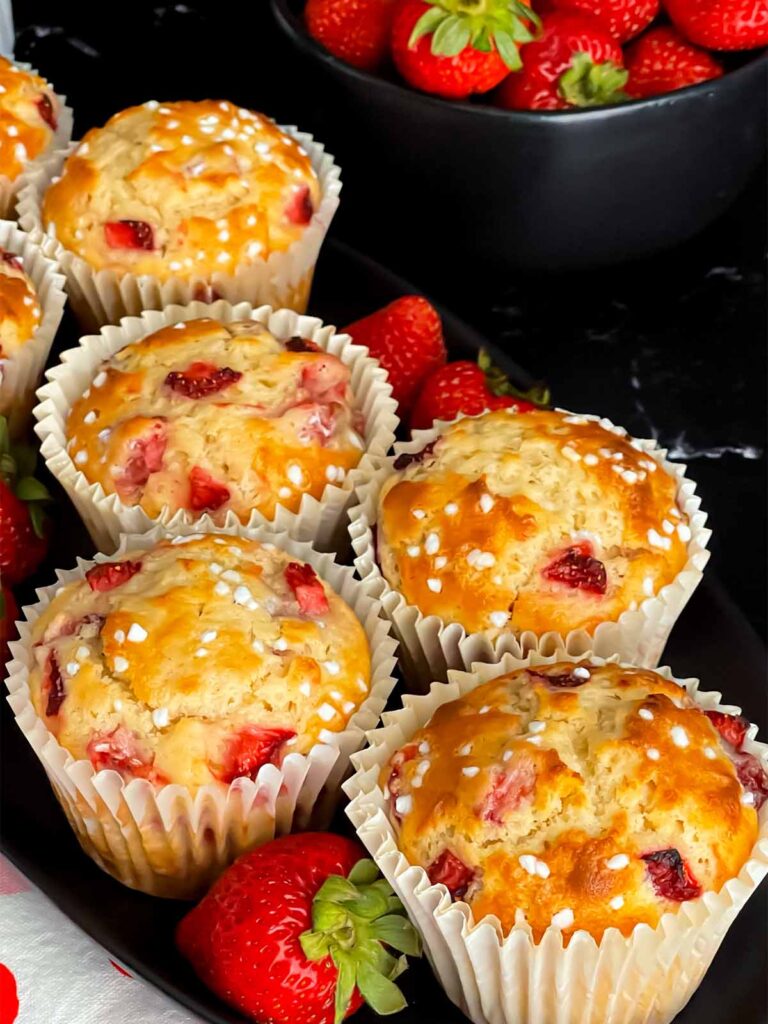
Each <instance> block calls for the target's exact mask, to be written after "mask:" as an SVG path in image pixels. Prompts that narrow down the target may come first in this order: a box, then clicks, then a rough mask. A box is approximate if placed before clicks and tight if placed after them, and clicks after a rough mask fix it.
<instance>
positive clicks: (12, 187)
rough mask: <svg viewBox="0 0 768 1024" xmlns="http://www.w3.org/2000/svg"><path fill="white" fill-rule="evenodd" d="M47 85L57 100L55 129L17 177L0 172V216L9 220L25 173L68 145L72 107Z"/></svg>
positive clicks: (26, 67) (30, 69)
mask: <svg viewBox="0 0 768 1024" xmlns="http://www.w3.org/2000/svg"><path fill="white" fill-rule="evenodd" d="M13 63H14V64H15V65H16V67H17V68H21V69H22V71H28V72H31V73H32V74H33V75H38V76H39V77H40V78H44V77H45V76H44V75H41V74H40V72H39V71H36V70H35V69H34V68H33V67H32V65H31V64H24V63H23V62H22V61H20V60H14V61H13ZM46 81H47V79H46ZM48 85H49V91H50V92H53V94H54V95H55V96H56V99H57V100H58V101H59V119H58V124H57V125H56V131H55V132H54V133H53V138H52V139H51V141H50V143H49V144H48V146H47V147H46V149H44V150H43V152H42V153H39V154H38V155H37V156H36V157H35V158H34V159H33V160H30V161H29V163H28V164H27V166H26V167H25V168H24V170H23V171H22V173H21V174H20V175H19V176H18V177H16V178H8V177H6V176H5V175H4V174H0V217H3V218H7V219H9V220H13V219H15V217H16V199H17V197H18V194H19V192H20V190H21V189H22V188H23V187H24V183H25V182H26V180H27V178H26V175H27V174H29V173H32V172H34V171H35V170H36V169H37V168H39V167H42V166H43V165H44V164H45V163H46V162H47V161H48V160H50V159H51V156H52V155H53V153H55V152H57V151H58V150H60V149H62V148H63V147H65V146H68V145H69V140H70V139H71V138H72V124H73V113H72V108H71V107H68V106H67V105H66V99H67V97H66V96H60V95H59V94H58V93H57V92H55V90H54V89H53V88H52V87H50V82H49V83H48Z"/></svg>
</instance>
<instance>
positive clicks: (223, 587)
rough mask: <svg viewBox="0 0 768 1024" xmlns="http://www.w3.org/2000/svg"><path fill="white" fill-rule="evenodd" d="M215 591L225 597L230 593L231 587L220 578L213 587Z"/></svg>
mask: <svg viewBox="0 0 768 1024" xmlns="http://www.w3.org/2000/svg"><path fill="white" fill-rule="evenodd" d="M244 589H245V588H244ZM213 592H214V594H218V595H219V597H224V596H225V595H226V594H228V593H229V587H228V586H227V584H226V583H223V582H222V581H221V580H219V582H218V583H217V584H216V586H215V587H214V588H213Z"/></svg>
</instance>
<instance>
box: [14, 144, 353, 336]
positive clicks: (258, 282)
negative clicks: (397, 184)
mask: <svg viewBox="0 0 768 1024" xmlns="http://www.w3.org/2000/svg"><path fill="white" fill-rule="evenodd" d="M281 127H282V126H281ZM282 130H283V131H284V132H286V133H287V134H288V135H290V136H291V137H292V138H294V139H295V140H296V141H297V142H298V143H299V144H300V145H301V147H302V148H303V149H304V151H305V152H306V153H307V155H308V156H309V158H310V160H311V162H312V166H313V168H314V169H315V173H316V174H317V177H318V180H319V183H320V204H319V206H318V208H317V210H315V213H314V214H313V216H312V220H311V221H310V223H309V224H308V225H307V227H306V229H305V231H304V233H303V234H302V236H301V238H300V239H298V240H297V241H295V242H294V243H293V245H291V246H290V247H289V248H288V249H287V250H286V251H285V252H273V253H272V254H271V255H270V256H269V257H268V259H266V260H256V261H253V262H250V263H247V264H243V265H242V266H240V267H238V268H237V269H236V271H235V273H234V274H225V273H221V272H216V273H215V274H213V275H212V276H210V277H197V278H190V279H185V278H179V277H170V278H168V279H166V280H165V281H160V280H159V279H157V278H155V277H153V276H151V275H149V274H143V275H135V274H122V275H121V274H117V273H115V271H113V270H94V269H93V268H92V267H91V266H90V265H89V264H88V263H86V261H85V260H84V259H82V257H80V256H77V255H76V254H75V253H73V252H70V251H69V250H68V249H65V248H64V247H63V245H61V243H60V242H58V241H57V240H56V238H55V236H54V235H53V234H51V233H50V232H46V231H45V230H44V228H43V223H42V216H41V204H42V197H43V195H44V193H45V191H46V189H47V188H48V186H49V184H50V183H51V181H52V179H53V178H55V177H56V175H58V174H60V173H61V168H62V165H63V163H64V161H65V159H66V158H67V156H69V154H70V153H71V152H72V151H73V150H75V149H76V148H77V146H78V143H72V144H71V145H70V146H68V147H67V148H66V149H61V150H59V151H58V152H57V153H56V156H55V158H54V159H51V160H49V161H47V162H46V163H45V164H44V165H42V166H34V167H30V168H29V169H28V170H27V171H26V172H25V173H24V175H23V176H22V178H23V181H22V183H21V187H20V190H19V199H18V204H17V209H18V214H19V222H20V223H21V225H22V227H24V228H25V230H27V231H29V232H30V233H32V234H33V235H34V236H35V238H39V239H40V241H41V244H42V245H43V247H44V249H45V251H46V253H49V254H51V255H55V256H56V257H57V259H58V260H59V263H60V264H61V267H62V269H63V271H64V273H65V274H66V276H67V285H68V291H69V296H70V301H71V303H72V309H73V310H74V312H75V315H76V316H77V318H78V320H79V321H80V323H81V325H82V326H83V327H84V328H85V329H86V330H98V328H99V327H101V326H102V324H115V323H117V322H118V321H119V320H120V318H121V317H123V316H130V315H137V314H139V313H141V311H142V310H144V309H163V308H164V307H165V306H168V305H170V304H171V303H180V304H185V303H188V302H192V301H193V300H195V299H200V298H201V297H205V298H207V299H209V300H211V301H212V300H213V299H217V298H221V299H226V300H227V301H228V302H240V301H241V300H244V301H246V302H250V303H252V304H253V305H262V304H268V305H270V306H274V307H282V306H284V307H286V308H288V309H295V310H297V311H298V312H299V313H303V312H304V310H305V309H306V308H307V301H308V299H309V290H310V287H311V285H312V275H313V273H314V269H315V263H316V262H317V257H318V253H319V252H320V246H321V245H322V243H323V239H324V238H325V234H326V232H327V230H328V228H329V226H330V223H331V221H332V219H333V215H334V213H335V212H336V208H337V206H338V205H339V193H340V192H341V177H340V175H341V171H340V168H339V167H338V166H337V165H336V164H335V163H334V160H333V157H332V156H331V155H330V154H329V153H326V152H325V149H324V148H323V146H322V145H321V144H320V143H319V142H315V140H314V139H313V137H312V136H311V135H307V134H306V133H305V132H300V131H298V129H296V128H295V127H292V126H290V127H282Z"/></svg>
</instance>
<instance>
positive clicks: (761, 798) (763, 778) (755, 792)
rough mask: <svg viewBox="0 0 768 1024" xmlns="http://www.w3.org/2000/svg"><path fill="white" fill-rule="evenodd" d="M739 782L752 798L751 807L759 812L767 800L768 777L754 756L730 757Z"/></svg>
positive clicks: (743, 754)
mask: <svg viewBox="0 0 768 1024" xmlns="http://www.w3.org/2000/svg"><path fill="white" fill-rule="evenodd" d="M731 760H732V761H733V766H734V768H735V769H736V775H737V776H738V779H739V782H740V783H741V784H742V786H743V787H744V789H745V791H746V793H748V794H750V796H751V797H752V806H753V807H754V808H755V810H756V811H759V810H760V808H761V807H762V806H763V804H764V803H765V801H766V800H768V775H766V773H765V770H764V769H763V766H762V765H761V764H760V762H759V761H758V759H757V758H756V757H755V756H754V754H747V753H745V752H743V751H742V752H741V753H735V754H732V755H731Z"/></svg>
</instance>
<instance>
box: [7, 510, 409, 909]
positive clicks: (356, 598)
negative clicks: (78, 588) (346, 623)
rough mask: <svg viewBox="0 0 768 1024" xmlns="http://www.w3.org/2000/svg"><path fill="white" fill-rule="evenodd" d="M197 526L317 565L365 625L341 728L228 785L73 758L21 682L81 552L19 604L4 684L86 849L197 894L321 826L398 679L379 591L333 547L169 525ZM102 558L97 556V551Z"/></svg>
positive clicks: (145, 538)
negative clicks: (253, 857) (273, 845)
mask: <svg viewBox="0 0 768 1024" xmlns="http://www.w3.org/2000/svg"><path fill="white" fill-rule="evenodd" d="M196 532H206V533H207V532H215V533H219V534H229V535H238V536H241V537H247V538H251V539H254V540H259V541H262V542H271V543H273V544H275V545H276V546H277V547H279V548H281V549H282V550H284V551H287V552H289V553H290V554H291V555H294V556H295V557H297V558H300V559H301V560H302V561H306V562H308V563H309V564H310V565H312V566H314V568H315V570H316V571H317V573H318V575H319V576H320V577H321V578H322V579H323V580H325V581H326V582H327V583H328V584H330V586H331V587H333V589H334V590H335V591H336V593H337V594H339V595H340V596H341V597H342V598H343V599H344V600H345V601H346V602H347V604H348V605H349V606H350V607H351V608H352V610H353V611H354V612H355V614H356V616H357V618H358V620H359V621H360V623H361V625H362V626H363V628H364V629H365V633H366V636H367V638H368V643H369V646H370V652H371V687H370V692H369V695H368V697H366V699H365V700H364V701H363V703H362V704H361V705H360V707H359V708H358V709H357V711H356V712H355V713H354V714H353V715H352V716H351V718H350V719H349V722H348V723H347V727H346V728H345V729H344V730H342V731H340V732H338V733H334V734H333V735H332V736H330V734H329V737H328V738H327V739H326V740H324V741H323V742H320V743H317V744H315V745H314V746H313V747H312V748H311V750H310V751H309V753H308V754H306V755H303V754H299V753H289V754H288V755H287V756H286V757H285V759H284V760H283V763H282V765H281V766H280V767H279V768H278V767H276V766H274V765H271V764H268V765H264V766H262V767H261V768H260V769H259V771H258V774H257V776H256V779H255V780H251V779H249V778H241V779H236V780H235V781H234V782H232V783H231V784H230V785H229V786H228V787H226V786H224V785H207V786H201V787H200V788H199V789H198V790H197V791H196V792H195V793H194V794H193V793H192V792H191V791H190V790H188V789H187V788H186V787H184V786H180V785H175V784H174V785H166V786H153V785H152V784H151V783H150V782H148V781H146V780H144V779H133V780H132V781H130V782H128V783H127V784H126V783H125V782H123V780H122V779H121V777H120V775H119V774H118V773H117V772H114V771H111V770H103V771H98V772H97V771H95V770H94V768H93V766H92V765H91V763H90V761H87V760H78V761H76V760H75V759H74V758H73V757H72V756H71V754H69V753H68V752H67V751H66V750H65V749H64V748H63V747H62V746H61V745H60V744H59V743H58V741H57V740H56V739H55V737H54V736H53V735H52V734H51V733H50V732H49V731H48V729H47V728H46V727H45V724H44V722H43V721H42V719H41V718H40V717H39V716H38V715H37V713H36V711H35V708H34V706H33V704H32V702H31V699H30V692H29V686H28V674H29V670H30V668H32V667H33V665H34V652H33V649H32V643H31V626H32V624H33V623H34V622H35V621H36V620H37V619H38V618H39V617H40V615H41V614H42V612H43V611H44V609H45V608H46V607H47V606H48V604H49V603H50V601H51V599H52V598H53V596H54V594H55V593H56V591H57V590H58V589H59V588H60V587H61V585H63V584H66V583H70V582H71V581H73V580H76V579H81V578H82V577H83V576H84V574H85V572H86V570H87V569H88V568H89V567H90V566H91V565H93V564H94V563H93V562H91V561H85V560H83V559H78V564H77V568H75V569H71V570H59V571H58V572H57V576H58V580H59V582H58V583H55V584H53V585H52V586H49V587H45V588H43V589H41V590H38V591H37V596H38V598H39V601H38V603H37V604H35V605H30V606H29V607H26V608H25V609H24V610H23V611H24V615H25V620H24V621H21V622H19V624H18V626H19V640H18V641H16V642H14V643H13V644H12V645H11V656H12V661H11V662H10V664H9V666H8V680H7V684H6V685H7V686H8V690H9V691H10V697H9V698H8V701H9V703H10V705H11V707H12V708H13V711H14V714H15V716H16V722H17V723H18V725H19V728H20V729H21V731H22V732H23V733H24V735H25V736H26V738H27V740H29V743H30V744H31V746H32V748H33V750H34V751H35V753H36V754H37V756H38V757H39V758H40V761H41V762H42V765H43V767H44V769H45V771H46V774H47V775H48V779H49V781H50V783H51V785H52V786H53V789H54V792H55V793H56V796H57V797H58V800H59V802H60V804H61V806H62V808H63V809H64V812H65V814H66V815H67V818H68V819H69V823H70V825H71V826H72V828H73V829H74V831H75V834H76V835H77V838H78V840H79V841H80V845H81V846H82V847H83V849H84V850H85V852H86V853H87V854H88V855H89V856H90V857H92V858H93V860H95V861H96V863H97V864H98V865H99V866H100V867H102V868H103V869H104V870H105V871H107V872H108V873H109V874H111V875H113V876H114V877H115V878H117V879H118V880H119V881H120V882H123V883H124V884H125V885H128V886H131V887H132V888H134V889H140V890H142V891H143V892H147V893H150V894H152V895H156V896H169V897H192V896H195V895H197V894H198V893H199V892H201V891H202V890H203V889H204V888H205V887H206V886H207V885H208V884H209V883H210V882H211V881H212V880H213V879H214V878H215V877H216V876H217V875H218V874H219V873H220V872H221V871H222V870H223V869H224V868H225V867H226V866H227V865H228V864H229V863H230V862H231V861H232V860H234V859H235V857H237V856H238V855H239V854H240V853H242V852H243V851H244V850H247V849H249V848H250V847H252V846H255V845H258V844H261V843H264V842H267V841H268V840H270V839H272V838H274V837H275V836H276V835H282V834H284V833H286V832H289V831H292V830H296V829H303V828H308V827H313V828H322V827H327V825H328V822H329V820H330V818H331V816H332V814H333V811H334V809H335V807H336V804H337V802H338V799H339V797H340V795H341V793H340V786H341V782H342V780H343V778H344V775H345V773H346V772H347V770H348V768H349V758H350V754H351V753H352V752H353V751H355V750H358V749H359V748H360V747H361V746H362V744H363V742H364V739H365V731H366V730H368V729H371V728H373V726H374V725H375V724H376V722H377V721H378V718H379V715H380V713H381V711H382V709H383V707H384V705H385V704H386V701H387V698H388V697H389V694H390V692H391V691H392V689H393V687H394V685H395V680H394V678H393V676H392V672H393V669H394V666H395V657H394V653H395V650H396V644H395V642H394V640H393V639H392V638H391V637H390V636H389V623H388V622H387V621H386V619H385V618H384V617H383V616H382V614H381V608H380V605H379V604H378V602H377V601H375V600H373V599H371V598H370V597H368V596H366V594H365V593H364V592H363V588H362V587H361V586H360V584H359V582H358V581H357V580H356V579H355V578H354V573H353V571H352V569H351V568H349V567H347V566H341V565H338V564H336V563H335V562H334V559H333V556H332V555H330V554H319V553H318V552H316V551H314V550H313V549H312V548H311V547H310V546H309V545H308V544H304V543H301V542H299V541H295V540H292V539H291V538H289V537H288V536H287V535H286V534H284V533H277V532H274V531H270V530H266V529H261V530H254V529H251V530H248V529H245V528H243V527H241V526H239V525H238V526H237V527H235V526H229V527H226V528H224V529H217V528H216V527H214V524H213V523H212V522H211V521H210V520H208V521H207V523H204V524H201V526H200V527H198V528H197V529H192V528H184V527H182V528H181V529H179V530H177V531H175V534H173V535H176V536H179V535H184V536H186V535H189V534H193V533H196ZM173 535H172V534H170V533H169V532H168V531H167V530H165V529H164V528H163V527H162V526H156V527H155V528H154V529H153V530H151V531H150V532H149V533H146V534H144V535H142V536H135V535H134V536H123V537H121V543H120V548H119V551H118V555H123V554H125V553H127V552H130V551H137V550H146V549H148V548H150V547H152V546H153V545H154V544H156V543H157V542H159V541H160V540H163V539H166V538H168V537H171V536H173ZM104 560H105V559H104V557H103V556H101V555H99V556H97V558H96V561H98V562H100V561H104Z"/></svg>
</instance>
